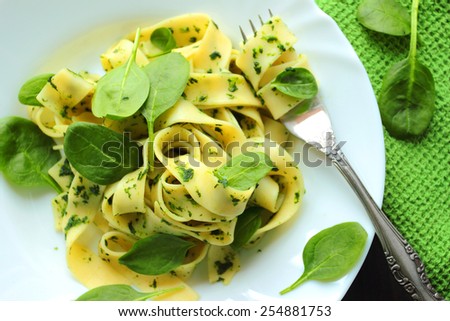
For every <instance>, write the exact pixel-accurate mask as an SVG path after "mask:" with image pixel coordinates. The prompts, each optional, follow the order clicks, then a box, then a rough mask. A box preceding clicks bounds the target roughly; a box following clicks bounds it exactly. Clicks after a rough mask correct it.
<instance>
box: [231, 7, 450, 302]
mask: <svg viewBox="0 0 450 321" xmlns="http://www.w3.org/2000/svg"><path fill="white" fill-rule="evenodd" d="M269 13H270V16H272V12H271V11H270V10H269ZM258 17H259V20H260V21H261V24H263V21H262V18H261V16H258ZM250 26H251V28H252V31H253V32H254V34H256V32H257V30H256V28H255V26H254V24H253V22H252V21H251V20H250ZM239 29H240V31H241V34H242V37H243V39H244V42H246V41H247V37H246V36H245V33H244V31H243V30H242V28H241V27H239ZM281 121H282V122H283V123H284V125H285V126H286V128H287V129H288V130H289V131H290V132H291V133H292V134H293V135H295V136H296V137H298V138H300V139H301V140H303V141H304V142H306V143H307V144H310V145H312V146H314V147H315V148H316V149H317V150H319V151H320V152H322V153H323V154H324V155H325V156H326V157H328V158H329V159H330V160H331V161H332V163H333V164H334V165H335V166H336V168H337V169H338V170H339V172H340V173H341V174H342V175H343V176H344V177H345V179H346V180H347V182H348V183H349V184H350V186H351V187H352V189H353V190H354V191H355V193H356V194H357V195H358V197H359V199H360V200H361V202H362V204H363V205H364V207H365V208H366V211H367V214H368V215H369V217H370V220H371V221H372V224H373V225H374V227H375V232H376V234H377V235H378V238H379V239H380V242H381V245H382V247H383V251H384V254H385V256H386V260H387V263H388V265H389V267H390V270H391V272H392V274H393V276H394V278H395V280H397V282H398V283H399V284H400V285H401V286H403V288H404V289H405V290H406V291H407V292H408V293H409V294H410V295H411V297H412V298H413V299H414V300H420V301H422V300H425V301H440V300H443V297H442V296H441V295H440V294H439V293H438V292H437V291H436V290H435V289H434V288H433V286H432V285H431V283H430V280H429V279H428V277H427V275H426V273H425V266H424V264H423V263H422V261H421V259H420V258H419V255H418V254H417V252H416V251H415V250H414V249H413V247H412V246H411V245H410V244H409V243H408V241H407V240H406V239H405V238H404V237H403V236H402V235H401V234H400V232H399V231H398V230H397V229H396V228H395V226H394V225H393V224H392V223H391V221H390V220H389V218H388V217H387V216H386V214H385V213H384V212H383V211H382V210H381V209H380V207H378V205H377V204H376V203H375V201H374V200H373V198H372V197H371V195H370V194H369V192H368V191H367V189H366V188H365V186H364V184H363V183H362V182H361V180H360V179H359V177H358V175H357V174H356V172H355V171H354V170H353V168H352V167H351V166H350V163H349V162H348V160H347V158H346V157H345V155H344V153H343V152H342V150H341V149H340V148H339V145H338V144H336V139H335V135H334V132H333V127H332V125H331V121H330V118H329V116H328V114H327V112H326V110H325V107H324V106H323V104H322V102H321V101H320V100H319V99H318V98H316V99H315V100H313V102H312V103H311V105H310V106H309V108H308V110H307V111H305V112H303V113H301V114H297V113H296V112H295V111H294V110H293V111H292V112H289V113H287V114H286V115H285V116H283V117H282V118H281Z"/></svg>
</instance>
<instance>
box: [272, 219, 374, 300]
mask: <svg viewBox="0 0 450 321" xmlns="http://www.w3.org/2000/svg"><path fill="white" fill-rule="evenodd" d="M366 240H367V232H366V231H365V230H364V228H363V227H362V226H361V225H360V224H359V223H357V222H345V223H341V224H337V225H334V226H332V227H329V228H327V229H324V230H322V231H320V232H319V233H317V234H316V235H314V236H313V237H312V238H311V239H310V240H309V241H308V242H307V243H306V246H305V248H304V250H303V264H304V265H305V270H304V272H303V274H302V275H301V276H300V278H299V279H298V280H297V281H295V282H294V283H293V284H292V285H291V286H289V287H287V288H286V289H284V290H282V291H281V292H280V294H285V293H288V292H290V291H292V290H294V289H295V288H296V287H298V286H299V285H301V284H302V283H304V282H305V281H308V280H319V281H335V280H338V279H340V278H342V277H343V276H344V275H346V274H347V273H348V272H350V270H351V269H352V268H353V266H354V265H355V264H356V262H357V261H358V259H359V258H360V257H361V254H362V253H363V250H364V246H365V244H366Z"/></svg>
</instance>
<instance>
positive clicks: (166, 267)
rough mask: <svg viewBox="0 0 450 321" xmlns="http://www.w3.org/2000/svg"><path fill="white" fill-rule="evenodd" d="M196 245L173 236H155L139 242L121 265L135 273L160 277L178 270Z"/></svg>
mask: <svg viewBox="0 0 450 321" xmlns="http://www.w3.org/2000/svg"><path fill="white" fill-rule="evenodd" d="M192 247H194V243H192V242H189V241H186V240H184V239H182V238H180V237H178V236H175V235H171V234H154V235H151V236H149V237H146V238H144V239H140V240H139V241H137V242H136V243H135V244H134V245H133V247H132V248H131V249H130V250H129V251H128V252H127V253H125V254H124V255H122V256H121V257H120V258H119V263H120V264H123V265H125V266H127V267H128V268H129V269H131V270H132V271H134V272H137V273H140V274H145V275H160V274H164V273H168V272H170V271H172V270H173V269H175V268H177V267H178V266H180V265H181V264H183V261H184V259H185V257H186V253H187V251H188V250H189V249H190V248H192Z"/></svg>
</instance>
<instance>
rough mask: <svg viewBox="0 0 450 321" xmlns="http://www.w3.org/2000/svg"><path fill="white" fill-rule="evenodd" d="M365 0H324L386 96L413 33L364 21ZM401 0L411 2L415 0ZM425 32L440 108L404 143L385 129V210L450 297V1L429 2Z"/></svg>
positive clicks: (422, 16) (422, 24) (425, 2)
mask: <svg viewBox="0 0 450 321" xmlns="http://www.w3.org/2000/svg"><path fill="white" fill-rule="evenodd" d="M360 1H361V0H316V2H317V4H318V5H319V6H320V7H321V8H322V10H323V11H325V12H326V13H327V14H329V15H330V16H331V17H332V18H333V19H334V20H335V21H336V22H337V24H338V25H339V27H340V28H341V30H342V31H343V32H344V34H345V35H346V37H347V38H348V40H349V41H350V43H351V44H352V46H353V48H354V49H355V51H356V53H357V54H358V56H359V58H360V59H361V61H362V63H363V64H364V66H365V68H366V70H367V73H368V75H369V78H370V80H371V83H372V86H373V88H374V91H375V94H376V95H377V97H378V95H379V92H380V88H381V83H382V80H383V76H384V74H385V73H386V70H387V69H388V68H389V67H390V66H391V65H392V64H393V63H395V62H398V61H399V60H401V59H403V58H406V56H407V55H408V49H409V37H394V36H389V35H383V34H379V33H376V32H373V31H370V30H367V29H366V28H364V27H363V26H361V25H360V24H359V23H358V21H357V19H356V10H357V7H358V5H359V3H360ZM400 2H401V3H402V4H403V5H405V6H406V7H408V8H410V7H411V1H408V0H401V1H400ZM418 30H419V31H418V32H419V45H418V59H419V61H421V62H422V63H424V64H425V65H426V66H428V67H429V69H430V70H431V72H432V73H433V76H434V79H435V85H436V112H435V114H434V116H433V120H432V123H431V126H430V128H429V130H428V132H427V133H426V135H425V136H424V137H423V138H421V139H419V140H416V141H409V142H405V141H399V140H396V139H394V138H392V137H390V136H389V134H388V133H387V132H386V131H384V137H385V145H386V185H385V193H384V201H383V209H384V211H385V212H386V214H387V215H388V216H389V218H390V219H391V220H392V222H393V223H394V225H395V226H396V227H397V228H398V229H399V231H400V232H401V233H402V234H403V235H404V236H405V238H406V239H407V240H408V241H409V242H410V244H411V245H412V246H413V247H414V249H415V250H416V251H417V252H418V254H419V256H420V257H421V259H422V261H423V262H424V264H425V266H426V269H427V270H426V271H427V275H428V277H429V279H430V280H431V283H432V284H433V286H434V287H435V289H436V290H437V291H438V292H439V293H440V294H441V295H443V296H444V298H445V299H447V300H450V1H448V0H422V1H421V3H420V7H419V26H418Z"/></svg>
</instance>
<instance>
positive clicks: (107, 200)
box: [29, 14, 307, 300]
mask: <svg viewBox="0 0 450 321" xmlns="http://www.w3.org/2000/svg"><path fill="white" fill-rule="evenodd" d="M161 27H164V28H168V29H169V30H170V31H171V33H172V35H173V38H174V39H175V42H176V47H175V48H174V49H172V51H173V52H178V53H180V54H182V55H183V56H184V57H185V58H186V59H187V61H188V62H189V64H190V69H191V70H190V76H189V80H188V83H187V86H186V88H185V90H184V93H183V95H182V97H180V99H179V100H178V101H177V103H176V104H175V105H174V106H173V107H171V108H170V109H169V110H168V111H166V112H165V113H164V114H162V115H161V116H160V117H158V118H157V119H156V122H155V123H154V129H155V137H154V141H149V139H148V136H147V123H146V119H145V118H144V117H143V116H142V115H141V114H139V113H137V114H135V115H133V116H131V117H128V118H126V119H122V120H117V119H107V118H104V119H103V118H96V117H95V116H94V115H93V114H92V108H91V107H92V105H91V104H92V97H93V95H94V94H95V90H96V84H97V81H98V79H99V78H100V76H99V75H90V74H88V73H75V72H73V71H70V70H68V69H63V70H61V71H59V72H57V73H56V74H55V75H54V76H53V77H52V78H51V79H50V80H49V82H48V83H47V85H45V86H44V88H43V90H42V91H41V92H40V93H39V95H38V96H37V99H38V100H39V101H40V102H41V104H42V105H43V106H42V107H31V106H30V107H29V116H30V118H31V119H32V120H33V121H34V122H35V123H36V124H37V125H38V126H39V128H40V129H41V130H42V132H43V133H45V134H46V135H48V136H50V137H53V138H54V139H55V140H56V141H57V142H60V143H61V142H62V140H63V139H64V135H65V132H66V130H67V128H68V126H69V125H70V124H72V123H74V122H91V123H96V124H100V125H103V126H105V127H108V128H110V129H113V130H114V131H116V132H119V133H125V132H127V133H129V135H130V137H131V139H133V140H136V141H139V142H140V145H141V146H142V151H141V153H142V155H143V161H142V164H141V165H140V167H139V168H137V169H136V170H134V171H132V172H130V173H128V174H127V175H125V176H123V177H122V178H121V179H120V180H118V181H117V182H115V183H112V184H108V185H99V184H95V183H93V182H91V181H89V180H88V179H87V178H86V177H83V176H82V175H81V174H80V173H78V172H77V171H76V170H75V169H74V168H73V167H72V166H71V164H70V162H69V161H68V160H67V159H66V158H65V157H64V156H63V158H62V159H61V161H60V162H58V163H57V164H56V165H55V166H54V167H53V168H52V169H51V170H50V171H49V174H50V175H51V177H53V179H54V180H55V181H56V182H57V183H58V184H59V185H60V186H61V188H62V189H63V193H61V194H60V195H58V196H56V197H55V198H54V200H53V202H52V205H53V211H54V216H55V226H56V229H57V230H59V231H61V232H63V233H64V234H65V239H66V251H67V262H68V267H69V269H70V270H71V272H72V273H73V275H74V276H75V277H76V278H77V279H78V280H79V281H80V282H81V283H83V284H84V285H86V286H87V287H89V288H92V287H96V286H100V285H105V284H116V283H120V284H130V285H133V286H136V287H138V288H140V289H141V290H149V289H165V288H171V287H177V286H180V285H182V286H183V288H182V289H181V290H179V291H175V292H173V293H168V294H166V295H164V296H162V297H161V298H160V299H175V300H180V299H183V300H192V299H197V298H198V294H197V293H196V292H195V291H194V290H193V289H192V288H191V287H189V286H188V279H189V277H190V275H191V274H192V273H193V271H194V269H195V267H196V266H197V265H198V264H199V263H200V262H203V261H206V262H207V263H206V264H207V265H208V271H209V277H208V279H209V281H210V282H217V281H223V282H224V283H225V284H227V283H229V282H231V280H232V278H233V275H234V274H235V273H237V272H238V270H239V268H240V263H239V251H236V250H235V249H234V248H233V246H232V244H233V241H234V238H235V232H236V226H237V222H238V218H239V217H240V215H241V214H242V213H244V212H245V211H246V210H247V209H248V208H251V207H258V208H261V213H262V214H261V215H262V222H263V223H262V225H261V226H260V227H259V228H258V229H257V230H256V231H255V232H254V234H253V235H252V237H251V238H250V240H249V241H248V243H247V245H248V246H251V245H252V244H254V243H255V242H257V241H258V240H259V239H260V238H261V237H262V236H263V235H264V234H265V233H266V232H268V231H270V230H272V229H275V228H276V227H278V226H280V225H281V224H284V223H285V222H287V221H288V220H289V219H291V218H292V217H293V216H295V215H296V213H298V211H299V208H300V206H301V200H302V197H303V193H304V187H303V179H302V175H301V173H300V170H299V169H298V167H297V166H296V164H295V162H294V159H293V158H292V156H291V155H290V154H289V153H288V152H287V151H286V150H285V147H284V144H285V142H286V141H287V139H288V137H289V135H288V132H287V131H286V129H285V128H284V126H283V125H282V124H281V123H280V122H278V121H277V119H278V118H279V117H281V116H282V115H283V114H285V113H286V112H287V111H289V110H290V109H292V108H293V107H295V106H296V105H298V104H299V103H300V102H301V101H302V99H299V98H293V97H290V96H288V95H286V94H283V93H282V92H279V91H277V90H275V89H274V88H273V87H272V86H271V81H272V80H273V79H275V77H276V76H277V75H278V74H280V72H282V71H284V70H286V69H287V68H292V67H306V68H307V60H306V58H305V56H303V55H299V54H297V53H296V52H295V49H294V47H293V45H294V43H295V40H296V39H295V36H294V35H293V34H292V33H291V32H290V31H289V30H288V28H287V26H286V25H285V24H284V23H283V22H282V20H281V19H280V18H279V17H272V18H271V19H270V20H269V21H268V22H267V23H265V24H264V25H263V26H262V28H261V29H260V30H259V31H258V32H257V33H256V34H255V35H254V37H250V38H249V39H248V41H246V42H245V43H243V44H241V47H240V48H233V47H232V42H231V40H230V39H229V38H228V37H227V36H226V35H225V34H224V33H222V31H221V30H220V29H219V27H218V26H217V25H216V24H215V23H214V21H213V20H212V19H211V17H209V16H208V15H205V14H187V15H183V16H179V17H174V18H171V19H168V20H165V21H163V22H160V23H158V24H156V25H154V26H151V27H148V28H144V29H142V32H141V37H140V40H139V46H138V49H137V53H136V63H137V65H139V66H145V65H146V64H148V63H149V62H151V61H152V60H154V59H157V57H159V56H160V55H162V54H164V52H163V51H162V50H161V49H160V48H158V46H155V45H154V44H153V43H152V41H151V40H150V39H151V35H152V33H153V32H154V31H155V30H157V29H158V28H161ZM133 39H134V34H130V35H129V36H127V37H125V38H123V39H121V40H120V41H118V42H117V43H116V44H113V45H112V46H111V48H110V49H108V50H106V51H105V53H104V54H102V56H101V59H100V60H101V64H102V66H103V68H104V70H105V72H110V71H111V70H114V69H115V68H117V67H119V66H121V65H123V64H125V63H126V62H127V60H128V59H129V57H130V55H131V52H132V48H133ZM61 148H62V146H61ZM149 148H152V150H153V151H154V155H155V159H156V161H157V162H158V165H159V166H155V167H154V168H153V167H151V166H149V160H148V155H149ZM243 151H245V152H260V153H264V154H265V155H266V156H267V157H268V159H270V161H271V163H272V164H273V168H272V169H271V170H270V171H269V173H268V174H267V175H266V176H265V177H263V178H262V179H261V180H260V181H259V182H258V183H257V184H255V185H254V186H252V187H250V188H248V189H245V190H240V189H236V188H233V187H232V186H226V185H225V184H222V183H221V182H220V181H219V180H218V177H217V175H215V172H214V171H215V169H217V168H219V167H221V166H223V165H224V164H225V163H227V161H228V160H229V159H231V158H232V157H234V156H237V155H239V154H241V153H242V152H243ZM62 155H64V153H63V154H62ZM186 173H188V174H189V176H188V177H186ZM156 233H166V234H171V235H176V236H179V237H182V238H185V239H189V240H190V241H192V242H193V243H194V244H195V246H194V247H192V248H191V249H189V251H188V252H187V255H186V258H185V260H184V262H183V264H181V265H180V266H179V267H177V268H175V269H174V270H172V271H170V273H166V274H162V275H142V274H139V273H136V272H133V271H131V270H130V269H128V268H127V267H126V266H124V265H122V264H121V263H120V262H119V258H120V257H121V256H122V255H124V254H125V253H126V252H127V251H129V250H130V248H131V247H132V246H133V244H135V243H136V242H137V241H138V240H139V239H143V238H146V237H148V236H151V235H154V234H156Z"/></svg>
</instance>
